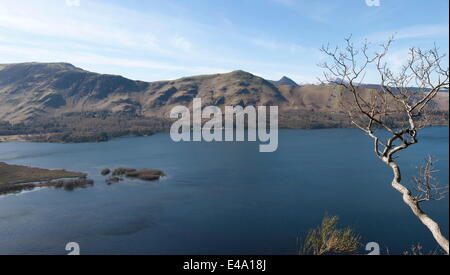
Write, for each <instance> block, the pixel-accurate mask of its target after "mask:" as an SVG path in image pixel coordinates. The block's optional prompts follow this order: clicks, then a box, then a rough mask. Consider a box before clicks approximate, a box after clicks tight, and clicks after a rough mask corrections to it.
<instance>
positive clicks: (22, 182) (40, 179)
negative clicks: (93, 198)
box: [0, 162, 93, 195]
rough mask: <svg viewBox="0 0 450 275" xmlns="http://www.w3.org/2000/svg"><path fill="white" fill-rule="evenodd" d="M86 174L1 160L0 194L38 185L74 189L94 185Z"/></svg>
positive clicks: (30, 188)
mask: <svg viewBox="0 0 450 275" xmlns="http://www.w3.org/2000/svg"><path fill="white" fill-rule="evenodd" d="M86 176H87V175H86V174H84V173H78V172H69V171H65V170H49V169H42V168H34V167H28V166H19V165H9V164H7V163H4V162H0V195H2V194H9V193H17V192H21V191H24V190H32V189H34V188H38V187H55V188H62V189H66V190H73V189H75V188H78V187H86V186H90V185H93V182H92V181H91V180H88V179H86Z"/></svg>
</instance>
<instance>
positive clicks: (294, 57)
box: [0, 0, 449, 83]
mask: <svg viewBox="0 0 450 275" xmlns="http://www.w3.org/2000/svg"><path fill="white" fill-rule="evenodd" d="M448 8H449V1H448V0H431V1H423V0H380V6H368V5H367V4H366V0H110V1H107V0H27V1H26V0H14V1H11V0H0V63H15V62H28V61H39V62H70V63H72V64H74V65H76V66H79V67H82V68H84V69H87V70H90V71H95V72H100V73H108V74H120V75H123V76H126V77H129V78H132V79H140V80H146V81H154V80H162V79H175V78H179V77H182V76H188V75H197V74H212V73H222V72H228V71H233V70H237V69H241V70H245V71H249V72H252V73H254V74H257V75H260V76H262V77H265V78H268V79H278V78H280V77H281V76H283V75H287V76H289V77H292V78H293V79H294V80H296V81H298V82H301V83H305V82H316V78H317V77H318V76H320V73H321V70H320V69H319V68H318V67H317V64H318V63H320V62H321V60H322V58H323V57H322V55H321V53H320V52H319V50H318V49H319V48H320V46H321V45H322V44H327V43H331V44H340V43H342V38H344V37H345V36H347V35H349V34H353V37H354V38H355V39H356V40H357V41H358V40H362V39H364V38H368V39H369V40H371V41H373V42H374V43H381V42H382V41H383V40H384V39H386V38H387V37H388V36H389V35H390V34H393V33H397V42H396V43H395V45H394V48H393V50H392V54H391V55H390V56H389V61H390V62H391V63H392V64H393V66H394V67H395V66H400V64H401V62H402V61H403V60H404V59H405V54H406V52H407V50H408V48H409V47H411V46H420V47H425V48H426V47H431V46H432V45H433V43H434V42H436V43H437V45H438V46H439V47H440V48H441V50H442V51H444V52H447V51H448V46H449V36H448V29H449V23H448V22H449V14H448ZM374 79H375V75H369V76H368V77H367V81H366V82H371V81H373V80H374Z"/></svg>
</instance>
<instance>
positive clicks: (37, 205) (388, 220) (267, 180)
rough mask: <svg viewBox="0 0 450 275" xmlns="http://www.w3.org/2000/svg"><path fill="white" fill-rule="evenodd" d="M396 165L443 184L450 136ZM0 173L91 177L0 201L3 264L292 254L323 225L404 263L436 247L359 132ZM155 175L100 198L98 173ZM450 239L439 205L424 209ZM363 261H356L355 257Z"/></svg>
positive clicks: (432, 133) (27, 161)
mask: <svg viewBox="0 0 450 275" xmlns="http://www.w3.org/2000/svg"><path fill="white" fill-rule="evenodd" d="M420 142H421V143H420V144H419V145H417V146H415V147H413V148H411V149H410V150H408V151H405V152H404V153H403V154H402V155H401V158H400V160H399V161H400V163H401V165H402V167H403V170H404V177H405V180H407V179H409V178H411V177H412V176H413V174H414V173H415V172H416V170H415V167H416V166H417V165H418V164H419V163H420V162H421V161H422V160H423V159H424V158H425V156H426V155H428V154H431V155H436V156H437V157H438V159H439V163H438V166H439V167H438V168H439V169H440V170H441V173H439V175H438V179H439V180H440V181H441V182H447V183H448V180H449V171H448V167H449V155H448V150H449V136H448V128H447V127H436V128H429V129H425V130H424V131H423V132H422V134H421V136H420ZM0 161H4V162H8V163H10V164H20V165H29V166H36V167H43V168H52V169H56V168H58V169H61V168H62V169H67V170H71V171H80V172H85V173H88V174H89V177H90V178H92V179H93V180H95V186H94V187H92V188H88V189H82V190H75V191H73V192H67V191H62V190H54V189H40V190H35V191H32V192H26V193H21V194H18V195H8V196H2V197H0V254H19V253H20V254H42V253H44V254H65V253H66V251H65V245H66V243H68V242H78V243H79V244H80V246H81V253H82V254H98V253H100V254H101V253H108V254H121V253H126V254H296V250H297V239H298V238H302V237H304V236H305V234H306V233H307V231H308V229H310V228H311V227H315V226H316V225H317V224H319V223H320V221H321V219H322V218H323V216H324V215H325V214H326V213H329V214H333V215H339V216H340V217H341V224H342V225H343V226H352V227H353V228H354V229H355V230H356V231H357V232H358V233H359V234H361V235H362V237H363V241H364V242H365V243H367V242H378V243H379V244H380V245H381V248H382V250H383V252H385V251H386V249H389V251H390V253H391V254H395V253H401V252H402V251H404V250H406V249H408V248H409V247H410V246H411V245H413V244H417V243H419V242H420V243H421V244H422V245H423V246H424V247H425V249H426V250H433V249H435V248H436V244H435V242H434V241H433V239H432V237H431V234H430V233H429V232H428V231H427V230H426V229H425V227H424V226H423V225H421V224H420V222H419V221H418V220H417V219H416V218H415V217H414V216H413V215H412V214H411V213H410V210H409V209H408V208H407V207H406V206H405V205H404V204H403V202H402V200H401V196H400V195H399V194H398V193H396V191H394V190H393V189H392V188H391V187H390V181H391V174H390V172H391V171H390V170H389V169H388V168H387V167H385V166H384V165H383V164H382V163H380V161H378V160H377V159H376V157H375V156H374V154H373V150H372V142H371V140H370V139H369V138H368V137H366V136H364V135H363V134H362V133H360V132H359V131H357V130H351V129H350V130H349V129H329V130H282V131H281V132H280V147H279V150H278V151H277V152H276V153H272V154H263V153H259V147H258V144H256V143H178V144H176V143H173V142H172V141H171V139H170V137H169V135H168V134H158V135H155V136H152V137H143V138H122V139H116V140H113V141H111V142H107V143H95V144H92V143H90V144H38V143H3V144H0ZM118 167H131V168H158V169H162V170H163V171H165V172H166V174H167V175H168V176H167V177H166V178H164V179H163V180H161V181H159V182H151V183H148V182H141V181H133V180H127V181H125V182H123V183H119V184H115V185H111V186H108V185H107V184H106V183H105V178H104V177H102V176H100V175H99V173H100V171H101V169H103V168H118ZM425 209H426V210H427V211H429V213H430V214H431V216H432V217H433V218H435V219H436V220H437V221H438V222H440V223H441V225H442V227H443V229H444V231H445V234H446V235H447V236H448V221H449V211H448V210H449V204H448V200H444V201H440V202H434V203H432V204H430V205H427V206H426V207H425ZM362 252H364V251H363V250H362Z"/></svg>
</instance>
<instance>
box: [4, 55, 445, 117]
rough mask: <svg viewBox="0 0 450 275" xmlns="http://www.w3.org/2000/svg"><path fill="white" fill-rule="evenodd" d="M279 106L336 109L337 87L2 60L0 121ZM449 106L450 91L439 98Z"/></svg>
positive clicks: (238, 75)
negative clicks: (156, 77)
mask: <svg viewBox="0 0 450 275" xmlns="http://www.w3.org/2000/svg"><path fill="white" fill-rule="evenodd" d="M195 97H200V98H202V101H203V104H204V106H206V105H216V106H219V107H223V106H230V105H231V106H236V105H242V106H249V105H254V106H273V105H276V106H279V108H280V112H281V113H282V114H287V113H289V112H291V111H296V112H299V111H301V112H316V113H317V112H323V113H336V112H337V111H339V105H338V99H339V91H338V89H336V87H333V86H320V85H305V86H299V85H298V84H297V83H295V82H294V81H292V80H291V79H289V78H287V77H284V78H282V79H281V80H280V81H276V82H271V81H268V80H265V79H263V78H261V77H258V76H255V75H253V74H251V73H248V72H244V71H234V72H230V73H226V74H214V75H202V76H192V77H185V78H181V79H178V80H172V81H157V82H144V81H135V80H130V79H127V78H124V77H122V76H117V75H105V74H98V73H92V72H88V71H85V70H83V69H80V68H77V67H75V66H73V65H71V64H68V63H20V64H0V121H7V122H10V123H18V122H24V121H29V120H37V119H41V118H51V117H57V116H61V115H64V114H73V113H86V112H103V111H108V112H111V113H116V114H125V115H128V116H139V117H161V118H168V115H169V113H170V110H171V109H172V108H173V107H174V106H177V105H184V106H191V105H192V100H193V98H195ZM438 102H439V104H438V105H439V108H440V110H448V94H447V95H440V98H439V99H438Z"/></svg>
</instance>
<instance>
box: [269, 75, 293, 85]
mask: <svg viewBox="0 0 450 275" xmlns="http://www.w3.org/2000/svg"><path fill="white" fill-rule="evenodd" d="M270 83H272V84H273V85H276V86H294V87H298V86H299V85H298V84H297V83H296V82H295V81H294V80H292V79H290V78H289V77H287V76H283V77H282V78H281V79H280V80H278V81H274V80H271V81H270Z"/></svg>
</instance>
